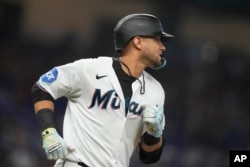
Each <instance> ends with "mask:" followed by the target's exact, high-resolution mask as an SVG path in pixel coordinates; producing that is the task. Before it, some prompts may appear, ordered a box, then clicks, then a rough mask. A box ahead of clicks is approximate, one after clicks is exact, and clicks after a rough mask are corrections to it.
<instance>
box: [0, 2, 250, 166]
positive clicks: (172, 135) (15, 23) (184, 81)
mask: <svg viewBox="0 0 250 167" xmlns="http://www.w3.org/2000/svg"><path fill="white" fill-rule="evenodd" d="M249 11H250V3H249V1H248V0H185V1H184V0H180V1H168V0H157V1H147V0H145V1H142V0H138V1H132V0H127V1H117V0H116V1H115V0H106V1H98V0H91V1H88V0H53V1H51V0H36V1H34V0H24V1H21V0H19V1H18V0H8V1H7V0H6V1H4V0H2V1H0V167H45V166H51V165H52V164H53V162H52V161H47V160H46V158H45V155H44V152H43V150H42V148H41V138H40V129H39V127H38V124H37V121H36V118H35V115H34V111H33V107H32V100H31V96H30V89H31V87H32V85H33V84H34V83H35V82H36V81H37V79H38V78H39V77H40V75H41V74H43V73H45V72H47V71H48V70H50V69H51V68H52V67H54V66H56V65H61V64H65V63H68V62H72V61H74V60H77V59H80V58H85V57H97V56H117V54H116V53H115V52H114V48H113V29H114V27H115V25H116V23H117V21H118V20H119V19H121V18H122V17H124V16H125V15H127V14H130V13H138V12H144V13H151V14H153V15H156V16H158V17H159V18H160V19H161V21H162V24H163V27H164V28H165V30H166V31H167V32H168V33H170V34H173V35H174V36H175V39H174V40H172V41H170V42H168V43H167V51H166V58H167V60H168V66H167V67H166V68H165V69H162V70H159V71H150V70H149V72H150V73H152V74H153V75H154V76H155V77H156V78H157V79H158V80H159V81H160V82H161V83H162V85H163V87H164V88H165V90H166V107H165V110H166V129H165V134H164V136H165V139H166V145H165V147H164V151H163V155H162V158H161V160H160V161H159V162H158V163H157V164H153V165H142V164H141V163H140V162H139V161H138V155H137V154H134V156H133V157H132V162H131V167H142V166H150V167H167V166H169V167H170V166H171V167H227V166H229V150H249V149H250V129H249V122H250V111H249V110H250V103H249V102H250V17H249V16H250V13H249ZM65 102H66V101H65V99H63V98H62V99H59V100H58V101H57V103H56V111H55V116H56V125H57V127H58V129H59V131H60V129H61V123H62V119H63V114H64V107H65Z"/></svg>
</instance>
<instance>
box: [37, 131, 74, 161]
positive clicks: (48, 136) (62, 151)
mask: <svg viewBox="0 0 250 167" xmlns="http://www.w3.org/2000/svg"><path fill="white" fill-rule="evenodd" d="M42 139H43V148H44V150H45V153H46V156H47V158H48V159H50V160H57V159H64V158H66V156H67V155H68V154H69V152H71V151H73V149H72V148H70V147H67V146H66V143H65V141H64V140H63V139H62V137H61V136H60V135H59V134H58V133H57V131H56V129H55V128H47V129H45V130H44V131H43V132H42Z"/></svg>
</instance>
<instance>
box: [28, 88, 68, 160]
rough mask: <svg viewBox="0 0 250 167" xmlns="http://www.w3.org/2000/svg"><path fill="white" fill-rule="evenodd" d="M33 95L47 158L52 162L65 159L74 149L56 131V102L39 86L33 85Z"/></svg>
mask: <svg viewBox="0 0 250 167" xmlns="http://www.w3.org/2000/svg"><path fill="white" fill-rule="evenodd" d="M31 94H32V98H33V102H34V110H35V114H36V117H37V120H38V122H39V125H40V127H41V131H42V133H41V134H42V140H43V148H44V150H45V153H46V156H47V158H48V159H50V160H57V159H63V158H65V157H66V156H67V155H68V153H69V151H71V150H72V149H71V148H68V147H67V146H66V143H65V141H64V140H63V139H62V137H61V136H60V135H59V134H58V133H57V130H56V129H55V125H54V121H53V115H54V100H53V98H52V96H51V95H50V94H49V93H48V92H45V91H44V90H42V89H40V88H39V87H38V85H37V84H34V85H33V87H32V90H31Z"/></svg>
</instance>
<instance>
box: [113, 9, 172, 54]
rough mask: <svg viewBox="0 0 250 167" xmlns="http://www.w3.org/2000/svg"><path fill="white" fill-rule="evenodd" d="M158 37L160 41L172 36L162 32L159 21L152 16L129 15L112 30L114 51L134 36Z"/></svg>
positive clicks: (119, 49) (141, 14)
mask: <svg viewBox="0 0 250 167" xmlns="http://www.w3.org/2000/svg"><path fill="white" fill-rule="evenodd" d="M137 35H138V36H160V37H161V38H162V41H165V40H167V39H171V38H173V37H174V36H173V35H170V34H167V33H166V32H164V31H163V28H162V24H161V22H160V20H159V19H158V18H157V17H156V16H153V15H150V14H145V13H137V14H130V15H128V16H126V17H124V18H122V19H121V20H120V21H119V22H118V23H117V25H116V27H115V29H114V44H115V51H117V52H120V51H121V49H122V48H123V47H124V46H125V45H126V44H127V43H128V41H129V40H130V39H132V38H133V37H134V36H137Z"/></svg>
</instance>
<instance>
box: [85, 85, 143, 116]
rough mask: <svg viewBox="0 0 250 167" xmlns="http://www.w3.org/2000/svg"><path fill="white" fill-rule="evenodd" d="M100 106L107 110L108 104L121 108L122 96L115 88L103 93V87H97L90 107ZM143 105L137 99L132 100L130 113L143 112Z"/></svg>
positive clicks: (139, 113)
mask: <svg viewBox="0 0 250 167" xmlns="http://www.w3.org/2000/svg"><path fill="white" fill-rule="evenodd" d="M95 106H97V107H100V108H101V109H104V110H106V109H107V107H108V106H110V107H111V108H113V109H119V108H120V98H119V97H118V95H117V93H116V92H115V90H109V91H106V92H105V93H103V95H102V93H101V89H95V92H94V94H93V97H92V102H91V104H90V106H89V107H88V108H89V109H90V108H93V107H95ZM142 110H143V108H142V106H141V105H140V104H139V103H136V102H135V101H131V102H130V104H129V108H128V111H129V112H130V113H133V114H135V115H141V114H142Z"/></svg>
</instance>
